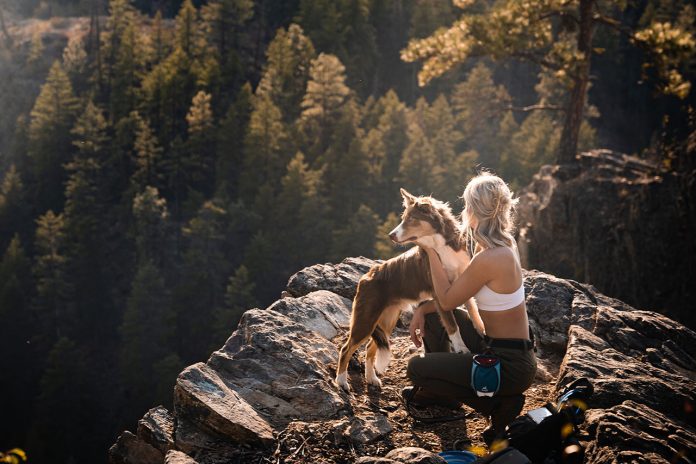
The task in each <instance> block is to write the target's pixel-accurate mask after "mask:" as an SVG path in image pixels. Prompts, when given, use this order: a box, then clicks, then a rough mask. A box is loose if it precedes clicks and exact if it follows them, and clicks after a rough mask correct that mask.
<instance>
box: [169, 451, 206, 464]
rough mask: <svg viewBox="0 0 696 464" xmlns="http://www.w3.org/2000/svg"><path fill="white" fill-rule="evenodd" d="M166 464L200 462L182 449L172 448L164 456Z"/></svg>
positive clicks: (194, 463) (195, 463) (192, 463)
mask: <svg viewBox="0 0 696 464" xmlns="http://www.w3.org/2000/svg"><path fill="white" fill-rule="evenodd" d="M164 464H198V463H197V462H196V461H195V460H194V459H193V458H192V457H190V456H189V455H187V454H184V453H182V452H181V451H176V450H170V451H168V452H167V454H166V456H164Z"/></svg>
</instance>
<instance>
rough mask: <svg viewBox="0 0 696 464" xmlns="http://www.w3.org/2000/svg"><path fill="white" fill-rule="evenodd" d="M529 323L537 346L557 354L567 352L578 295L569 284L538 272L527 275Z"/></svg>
mask: <svg viewBox="0 0 696 464" xmlns="http://www.w3.org/2000/svg"><path fill="white" fill-rule="evenodd" d="M524 287H525V288H524V291H525V295H526V303H527V312H528V314H529V323H530V325H531V327H532V330H533V331H534V336H535V338H536V340H537V344H538V345H540V346H541V347H543V348H546V349H548V350H550V351H554V352H561V353H562V352H563V351H565V347H566V344H567V343H568V327H570V314H571V307H572V303H573V297H574V294H575V291H576V290H575V288H574V287H573V285H572V284H570V283H569V282H567V281H565V280H562V279H558V278H556V277H553V276H551V275H548V274H543V273H541V272H537V271H528V272H526V273H525V279H524Z"/></svg>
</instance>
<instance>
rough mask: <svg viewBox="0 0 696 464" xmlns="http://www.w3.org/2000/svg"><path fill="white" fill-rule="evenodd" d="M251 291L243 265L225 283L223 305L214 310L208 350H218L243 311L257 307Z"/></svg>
mask: <svg viewBox="0 0 696 464" xmlns="http://www.w3.org/2000/svg"><path fill="white" fill-rule="evenodd" d="M253 291H254V283H253V282H251V281H250V280H249V271H248V270H247V268H246V267H244V266H243V265H242V266H239V267H238V268H237V270H236V271H235V272H234V274H233V275H231V276H230V278H229V280H228V281H227V287H226V289H225V303H224V305H223V306H221V307H218V308H216V309H215V313H214V317H215V321H214V325H213V337H212V340H213V341H212V343H211V346H210V349H212V350H215V349H218V348H219V347H220V345H221V344H223V343H224V342H225V340H227V339H228V338H229V336H230V335H231V334H232V332H233V331H234V330H235V329H236V328H237V324H239V319H240V318H241V317H242V314H244V311H246V310H247V309H251V308H255V307H256V306H257V305H258V302H257V300H256V298H254V294H253Z"/></svg>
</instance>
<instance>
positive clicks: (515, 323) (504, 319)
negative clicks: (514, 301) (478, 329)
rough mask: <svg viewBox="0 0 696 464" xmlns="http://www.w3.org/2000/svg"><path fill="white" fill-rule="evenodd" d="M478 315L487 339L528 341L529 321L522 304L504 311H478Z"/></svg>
mask: <svg viewBox="0 0 696 464" xmlns="http://www.w3.org/2000/svg"><path fill="white" fill-rule="evenodd" d="M479 314H480V315H481V320H483V324H484V325H485V327H486V335H488V336H489V337H491V338H521V339H523V340H529V320H528V319H527V308H526V306H525V304H524V303H522V304H520V305H518V306H515V307H514V308H510V309H506V310H504V311H484V310H481V309H479Z"/></svg>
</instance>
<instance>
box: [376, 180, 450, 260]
mask: <svg viewBox="0 0 696 464" xmlns="http://www.w3.org/2000/svg"><path fill="white" fill-rule="evenodd" d="M401 196H402V197H403V199H404V212H403V213H402V214H401V223H400V224H399V225H398V226H396V227H395V228H394V230H392V231H391V232H390V233H389V238H391V239H392V241H393V242H395V243H399V244H404V243H409V242H414V243H416V244H420V243H422V244H428V245H429V246H434V245H440V244H444V243H445V242H447V241H449V238H448V236H449V235H451V234H452V233H456V231H455V230H452V229H453V224H455V221H454V217H453V216H452V211H451V210H450V207H449V206H448V205H447V203H443V202H441V201H439V200H436V199H434V198H432V197H416V196H413V195H411V194H410V193H408V192H407V191H406V190H404V189H401Z"/></svg>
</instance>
